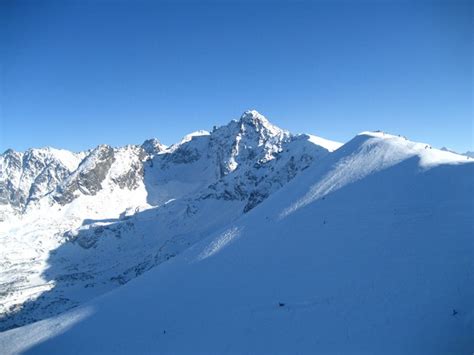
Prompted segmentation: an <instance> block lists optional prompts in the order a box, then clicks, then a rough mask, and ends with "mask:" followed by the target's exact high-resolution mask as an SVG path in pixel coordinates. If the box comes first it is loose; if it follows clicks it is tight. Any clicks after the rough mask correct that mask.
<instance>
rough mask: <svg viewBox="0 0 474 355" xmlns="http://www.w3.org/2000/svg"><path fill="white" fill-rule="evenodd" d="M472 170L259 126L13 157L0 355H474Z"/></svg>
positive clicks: (242, 123) (414, 146)
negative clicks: (170, 141)
mask: <svg viewBox="0 0 474 355" xmlns="http://www.w3.org/2000/svg"><path fill="white" fill-rule="evenodd" d="M473 163H474V159H472V158H470V157H469V156H463V155H459V154H455V153H452V152H450V151H448V150H447V149H442V150H438V149H434V148H432V147H431V146H429V145H427V144H423V143H415V142H411V141H409V140H407V139H406V138H404V137H402V136H395V135H390V134H387V133H384V132H363V133H361V134H359V135H357V136H355V137H354V138H353V139H352V140H350V141H349V142H347V143H345V144H341V143H338V142H334V141H330V140H327V139H323V138H320V137H317V136H313V135H309V134H298V135H295V134H292V133H290V132H288V131H285V130H283V129H280V128H278V127H276V126H274V125H272V124H271V123H270V122H269V121H268V120H267V119H266V118H265V117H264V116H262V115H260V114H259V113H258V112H256V111H247V112H245V113H244V114H243V115H242V116H241V117H240V119H238V120H234V121H231V122H230V123H229V124H227V125H225V126H222V127H218V128H215V129H213V131H212V132H207V131H198V132H195V133H192V134H190V135H187V136H186V137H184V138H183V140H182V141H181V142H179V143H177V144H174V145H172V146H170V147H166V146H164V145H163V144H161V143H160V142H159V141H158V140H156V139H151V140H148V141H146V142H144V143H143V144H142V145H129V146H125V147H121V148H113V147H110V146H107V145H101V146H98V147H96V148H94V149H91V150H89V151H85V152H80V153H72V152H69V151H65V150H57V149H53V148H43V149H30V150H28V151H26V152H24V153H21V152H15V151H12V150H8V151H6V152H5V153H3V154H2V155H1V157H0V220H1V222H0V330H3V332H2V333H0V349H2V348H3V350H4V351H3V352H5V353H14V352H18V351H20V352H21V351H25V350H26V349H30V348H31V349H30V351H32V352H33V353H35V352H38V353H51V352H66V351H67V349H68V348H69V349H70V348H74V349H75V351H78V352H80V353H94V352H108V353H111V352H116V351H117V350H118V349H119V350H120V351H121V352H124V353H147V352H148V353H150V352H152V353H155V352H157V353H196V352H198V353H199V352H207V353H209V352H211V353H225V352H231V353H232V352H233V353H247V352H254V353H314V352H316V353H321V352H322V353H328V352H336V353H348V352H362V353H392V352H393V353H401V352H403V353H407V352H408V353H410V352H412V353H419V352H422V353H430V354H431V353H462V352H463V351H472V348H473V347H474V339H473V338H472V334H474V317H473V315H474V313H473V310H474V286H473V285H474V274H473V273H472V270H474V258H473V255H474V243H473V239H472V238H473V215H474V214H473V212H474V208H473V203H474V202H473V201H474V164H473ZM132 280H133V282H130V281H132ZM101 295H103V296H101ZM98 296H101V297H98ZM37 321H40V322H37ZM34 322H36V323H34ZM31 323H33V324H31ZM12 328H17V329H12ZM8 329H10V330H8ZM7 330H8V331H7ZM86 339H87V341H86Z"/></svg>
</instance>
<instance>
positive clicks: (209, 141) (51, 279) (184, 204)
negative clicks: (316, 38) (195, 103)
mask: <svg viewBox="0 0 474 355" xmlns="http://www.w3.org/2000/svg"><path fill="white" fill-rule="evenodd" d="M315 142H317V143H315ZM339 146H340V144H338V143H336V142H331V141H326V140H323V139H321V138H317V137H314V136H310V135H293V134H291V133H290V132H288V131H285V130H283V129H280V128H278V127H276V126H274V125H272V124H271V123H270V122H269V121H268V120H267V119H266V118H265V117H264V116H262V115H260V114H259V113H258V112H256V111H246V112H245V113H244V114H243V115H242V116H241V117H240V118H239V119H238V120H233V121H231V122H230V123H229V124H227V125H225V126H222V127H218V128H215V129H213V131H212V132H207V131H198V132H195V133H192V134H190V135H188V136H186V137H184V138H183V140H182V141H181V142H179V143H177V144H174V145H172V146H170V147H166V146H164V145H162V144H161V143H160V142H159V141H158V140H156V139H150V140H147V141H145V142H144V143H143V144H142V145H129V146H125V147H121V148H112V147H110V146H107V145H101V146H98V147H96V148H95V149H92V150H90V151H87V152H83V153H78V154H75V153H69V152H65V151H56V150H52V149H50V148H48V149H45V150H30V151H27V152H25V153H18V152H13V151H7V152H5V153H4V154H3V155H2V156H1V160H0V204H2V205H1V206H0V212H1V211H2V209H1V208H3V214H4V217H3V219H4V222H3V225H0V265H1V266H2V268H1V269H0V304H1V305H2V306H0V330H1V329H8V328H11V327H14V326H18V325H22V324H27V323H30V322H32V321H35V320H38V319H42V318H44V317H47V316H50V315H54V314H56V313H58V312H60V311H62V310H65V309H68V308H71V307H74V306H76V305H78V304H81V303H83V302H85V301H86V300H88V299H90V298H92V297H95V296H97V295H99V294H101V293H104V292H106V291H108V290H110V289H112V288H114V287H118V286H120V285H122V284H124V283H126V282H128V281H129V280H131V279H133V278H135V277H137V276H138V275H140V274H142V273H143V272H146V271H147V270H149V269H150V268H152V267H155V266H157V265H159V264H161V263H162V262H165V261H167V260H169V259H170V258H172V257H174V256H176V255H178V254H180V253H182V252H183V251H184V250H186V249H187V248H189V247H190V246H192V245H193V244H195V243H196V242H198V241H199V240H201V239H202V238H204V237H206V236H208V235H209V234H210V233H213V232H214V231H215V230H218V229H219V228H222V227H224V226H225V225H227V224H228V223H230V222H232V221H233V220H235V219H236V218H238V217H239V216H241V215H242V214H245V213H247V212H249V211H250V210H252V209H253V208H255V207H256V206H257V205H258V204H260V203H261V202H262V201H264V200H265V199H266V198H268V197H269V196H270V195H271V194H273V193H274V192H275V191H277V190H278V189H280V188H281V187H282V186H284V185H285V184H286V183H288V182H289V181H290V180H292V179H293V178H294V177H295V176H297V175H298V174H300V173H301V172H302V171H303V170H305V169H306V168H308V167H309V166H310V165H312V164H313V163H315V162H317V161H318V159H322V158H323V157H325V156H326V155H328V154H330V152H331V151H332V150H333V149H335V148H337V147H339ZM58 152H60V153H58ZM12 211H16V212H15V213H13V212H12ZM19 244H21V245H22V248H23V249H22V248H19V247H18V245H19ZM24 245H27V246H28V247H27V250H26V251H25V249H24ZM19 250H22V251H21V252H20V251H19ZM25 290H26V291H25Z"/></svg>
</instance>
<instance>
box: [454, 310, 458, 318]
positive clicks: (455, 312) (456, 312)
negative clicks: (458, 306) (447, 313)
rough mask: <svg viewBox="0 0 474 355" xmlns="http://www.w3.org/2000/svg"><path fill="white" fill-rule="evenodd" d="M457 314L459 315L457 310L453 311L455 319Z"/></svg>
mask: <svg viewBox="0 0 474 355" xmlns="http://www.w3.org/2000/svg"><path fill="white" fill-rule="evenodd" d="M456 314H458V311H456V310H455V309H453V317H455V316H456Z"/></svg>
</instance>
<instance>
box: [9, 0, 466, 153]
mask: <svg viewBox="0 0 474 355" xmlns="http://www.w3.org/2000/svg"><path fill="white" fill-rule="evenodd" d="M0 3H1V4H0V26H1V29H2V30H1V31H0V36H1V37H0V64H1V75H0V90H1V96H0V100H1V101H0V104H1V107H0V109H1V111H0V130H1V131H0V151H3V150H5V149H7V148H14V149H18V150H24V149H26V148H28V147H38V146H46V145H49V146H55V147H59V148H67V149H71V150H82V149H86V148H91V147H93V146H95V145H97V144H100V143H108V144H111V145H114V146H117V145H124V144H128V143H141V142H142V141H143V140H144V139H146V138H149V137H157V138H159V139H160V140H161V141H163V142H164V143H166V144H171V143H174V142H176V141H178V140H179V139H180V138H181V137H182V136H183V135H185V134H187V133H189V132H191V131H194V130H198V129H211V128H212V126H213V125H221V124H225V123H227V122H228V121H230V120H231V119H233V118H238V117H239V116H240V114H241V113H242V111H244V110H246V109H249V108H255V109H257V110H259V111H260V112H261V113H263V114H264V115H266V116H267V117H268V118H269V119H270V120H271V121H272V122H273V123H275V124H277V125H279V126H281V127H282V128H286V129H289V130H291V131H293V132H295V133H297V132H307V133H312V134H316V135H320V136H322V137H325V138H329V139H334V140H339V141H347V140H349V139H351V138H352V137H353V136H354V135H355V134H357V133H359V132H360V131H364V130H377V129H381V130H385V131H388V132H391V133H395V134H403V135H406V136H407V137H408V138H409V139H412V140H417V141H423V142H427V143H430V144H432V145H434V146H437V147H441V146H448V147H451V148H453V149H456V150H458V151H466V150H474V144H473V135H474V132H473V106H472V105H473V104H472V99H473V92H472V90H473V88H472V86H473V68H472V67H473V47H472V45H473V41H472V40H473V35H472V33H473V23H472V11H473V6H472V2H471V1H459V0H452V1H448V0H446V1H438V2H431V1H383V0H380V1H312V2H290V1H288V2H281V3H276V2H271V1H256V2H255V1H254V2H251V1H241V2H229V1H221V2H205V1H193V2H190V1H178V2H174V3H172V2H160V1H153V2H152V1H144V0H138V1H111V0H98V1H87V0H86V1H68V0H64V1H47V0H45V1H10V0H6V1H5V0H4V1H1V2H0Z"/></svg>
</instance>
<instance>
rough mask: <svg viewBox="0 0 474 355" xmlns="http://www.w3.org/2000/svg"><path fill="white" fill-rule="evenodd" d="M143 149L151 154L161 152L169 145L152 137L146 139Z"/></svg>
mask: <svg viewBox="0 0 474 355" xmlns="http://www.w3.org/2000/svg"><path fill="white" fill-rule="evenodd" d="M141 147H142V148H143V150H144V151H145V152H146V153H147V154H149V155H154V154H157V153H160V152H162V151H164V150H165V149H166V148H167V146H166V145H164V144H162V143H161V142H160V141H159V140H158V139H156V138H150V139H147V140H146V141H144V142H143V143H142V145H141Z"/></svg>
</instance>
